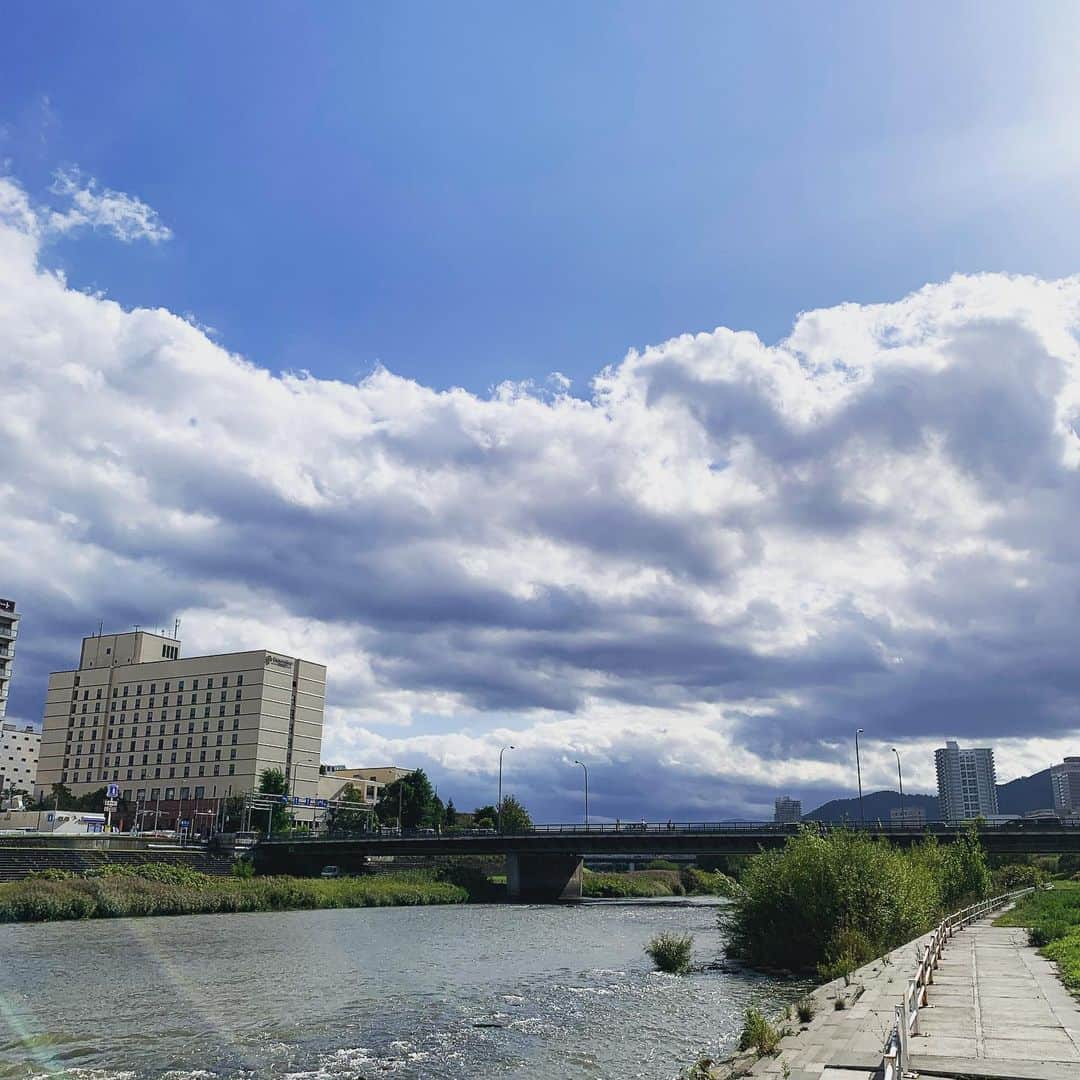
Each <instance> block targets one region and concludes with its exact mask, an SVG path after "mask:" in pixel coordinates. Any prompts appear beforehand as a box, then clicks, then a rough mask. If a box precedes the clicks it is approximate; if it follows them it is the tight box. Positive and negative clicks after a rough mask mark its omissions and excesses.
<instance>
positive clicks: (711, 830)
mask: <svg viewBox="0 0 1080 1080" xmlns="http://www.w3.org/2000/svg"><path fill="white" fill-rule="evenodd" d="M967 828H968V826H966V825H957V824H954V823H949V822H944V821H928V822H926V823H925V824H923V823H919V824H913V823H910V822H882V821H873V822H871V821H868V822H866V823H865V825H864V824H862V823H860V822H843V823H838V822H819V821H803V822H800V823H798V824H796V823H778V822H775V821H600V822H590V823H589V824H588V825H585V824H583V823H582V822H563V823H554V824H543V825H531V826H529V827H528V828H524V829H511V828H504V829H503V830H502V832H501V833H499V832H498V831H497V830H496V829H492V828H449V829H442V830H441V831H436V830H435V829H396V828H382V829H379V828H374V829H370V830H361V831H357V832H349V833H344V832H342V833H334V834H332V835H331V838H332V839H342V840H345V839H358V840H359V839H362V840H378V839H380V838H382V839H392V840H398V839H402V838H404V839H428V840H430V839H432V838H442V839H468V838H470V837H492V836H497V835H501V836H537V835H540V836H543V835H548V836H552V835H561V836H566V835H588V836H594V835H615V834H618V835H647V836H657V835H660V836H663V835H673V834H674V835H683V836H686V835H691V836H700V835H702V834H739V833H744V834H745V833H755V834H759V835H761V834H765V835H780V836H792V835H795V834H796V833H797V832H798V831H799V830H800V829H815V830H818V831H820V832H822V833H827V832H830V831H832V830H835V829H851V830H854V831H857V832H867V833H871V834H873V835H875V836H910V837H913V838H914V837H916V836H938V837H944V836H958V835H960V834H962V833H964V832H965V831H966V830H967ZM1048 829H1053V830H1059V829H1070V830H1071V829H1080V821H1075V820H1073V821H1057V820H1055V821H1054V822H1053V823H1050V822H1046V821H1023V820H1021V819H1017V820H1015V821H1009V822H993V823H991V824H983V825H980V826H979V832H980V833H982V834H987V833H995V832H1002V833H1015V832H1017V831H1021V832H1024V833H1038V832H1040V831H1042V832H1045V831H1047V830H1048ZM326 838H327V834H325V833H316V832H306V831H305V832H297V833H290V834H289V835H288V836H286V837H280V839H281V840H282V841H285V840H287V841H288V842H289V843H300V842H303V841H305V840H324V839H326Z"/></svg>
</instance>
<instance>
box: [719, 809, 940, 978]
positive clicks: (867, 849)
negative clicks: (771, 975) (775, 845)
mask: <svg viewBox="0 0 1080 1080" xmlns="http://www.w3.org/2000/svg"><path fill="white" fill-rule="evenodd" d="M938 861H939V854H938V851H937V849H936V846H934V845H923V846H922V847H920V848H919V849H917V850H916V851H914V852H912V853H910V854H909V853H905V852H902V851H899V850H898V849H896V848H893V847H891V846H889V845H887V844H884V843H877V842H875V841H873V840H871V839H870V838H868V837H866V836H863V835H861V834H857V833H854V832H848V831H846V830H836V831H833V832H830V833H829V834H828V835H827V836H820V835H818V834H815V833H812V832H810V831H809V830H804V831H802V832H800V833H799V834H797V835H796V836H793V837H791V838H790V839H789V840H788V841H787V843H786V844H785V846H784V848H783V849H782V850H779V851H768V852H763V853H762V854H760V855H758V856H757V857H756V858H754V859H752V860H751V861H750V864H749V866H748V867H747V869H746V871H745V873H744V874H743V877H742V880H741V882H740V885H741V888H739V889H738V890H737V891H736V892H735V893H734V895H733V900H734V903H733V904H732V905H731V907H730V909H728V911H727V912H722V913H721V916H720V917H721V920H722V922H723V924H724V925H725V926H726V927H727V928H728V929H729V931H730V939H729V944H728V948H729V951H730V952H732V953H734V954H736V955H738V956H741V957H742V958H744V959H745V960H747V961H748V962H749V963H752V964H756V965H759V966H767V967H783V968H797V969H807V968H814V967H817V966H818V965H820V964H823V963H824V964H826V965H829V964H831V965H840V966H841V967H844V968H846V970H847V971H848V972H850V971H852V970H854V968H855V967H857V966H859V964H860V963H865V962H867V961H868V960H871V959H873V958H874V957H875V956H880V955H881V954H882V953H883V952H885V951H886V950H887V949H889V948H892V947H894V946H895V945H898V944H900V943H902V942H904V941H909V940H911V939H912V938H915V937H918V936H919V934H920V933H922V932H923V931H924V930H926V929H927V927H929V926H930V925H932V923H933V921H934V917H935V915H936V914H937V912H938V908H939V902H940V891H939V888H938V885H937V880H936V875H935V873H934V866H935V864H936V863H937V862H938Z"/></svg>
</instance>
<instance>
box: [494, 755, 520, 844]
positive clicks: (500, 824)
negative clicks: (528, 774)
mask: <svg viewBox="0 0 1080 1080" xmlns="http://www.w3.org/2000/svg"><path fill="white" fill-rule="evenodd" d="M514 749H516V747H514V746H504V747H503V748H502V749H501V750H500V751H499V805H498V807H497V809H496V811H495V815H496V817H497V818H498V825H499V832H500V833H501V832H502V759H503V754H505V753H506V751H507V750H514Z"/></svg>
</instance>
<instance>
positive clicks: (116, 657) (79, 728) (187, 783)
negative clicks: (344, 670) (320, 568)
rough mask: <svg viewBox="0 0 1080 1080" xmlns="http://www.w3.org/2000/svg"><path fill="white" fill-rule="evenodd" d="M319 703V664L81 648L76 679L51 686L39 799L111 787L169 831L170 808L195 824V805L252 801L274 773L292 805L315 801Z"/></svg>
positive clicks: (265, 655)
mask: <svg viewBox="0 0 1080 1080" xmlns="http://www.w3.org/2000/svg"><path fill="white" fill-rule="evenodd" d="M325 697H326V668H325V666H324V665H322V664H314V663H311V662H310V661H308V660H298V659H296V658H294V657H291V656H283V655H282V654H281V653H276V652H270V651H268V650H266V649H258V650H255V651H253V652H238V653H224V654H222V655H219V656H193V657H189V658H186V659H182V658H181V657H180V642H179V641H178V640H176V639H175V638H171V637H166V636H163V635H161V634H150V633H147V632H145V631H135V632H134V633H127V634H104V635H98V636H94V637H88V638H84V639H83V643H82V653H81V655H80V657H79V666H78V668H76V669H75V670H72V671H57V672H54V673H53V674H52V675H50V676H49V689H48V694H47V697H46V701H45V716H44V720H43V723H42V733H41V753H40V758H39V762H38V772H37V783H36V785H35V790H36V793H37V794H38V795H45V796H48V795H49V793H50V792H51V790H52V785H53V784H63V785H64V786H65V787H67V788H69V789H70V790H71V791H72V792H73V793H74V794H76V795H84V794H86V793H88V792H93V791H97V790H99V789H100V788H101V787H102V786H103V785H106V784H112V783H115V784H117V785H118V786H119V787H120V791H121V796H122V798H123V799H124V800H125V801H126V802H127V803H128V804H131V805H135V804H136V803H138V804H140V805H142V806H144V807H145V806H153V807H156V808H158V807H163V808H164V811H165V814H166V820H167V819H168V816H169V812H170V810H172V811H175V810H176V808H175V806H174V805H173V804H177V803H178V804H179V805H180V806H181V807H183V806H184V804H187V806H188V808H189V810H188V813H199V812H200V811H199V810H198V809H197V808H195V807H193V803H195V802H198V801H201V800H206V802H205V803H202V805H203V806H208V805H209V804H210V803H211V802H213V801H215V800H221V799H223V798H226V797H228V796H230V795H239V794H243V793H244V792H248V791H253V790H255V789H256V788H257V786H258V782H259V774H260V773H261V772H262V771H263V770H264V769H268V768H276V769H280V770H281V771H282V772H283V773H284V774H285V777H286V781H287V784H288V790H289V794H290V795H295V796H299V797H301V798H310V799H312V800H314V799H315V798H316V797H317V795H318V787H319V757H320V754H321V751H322V726H323V706H324V701H325ZM188 800H192V801H193V803H188V802H187V801H188ZM202 812H208V811H202ZM175 816H177V817H179V816H181V815H180V812H176V814H175ZM183 816H184V817H187V816H188V814H183ZM300 816H304V815H300ZM159 823H160V820H159Z"/></svg>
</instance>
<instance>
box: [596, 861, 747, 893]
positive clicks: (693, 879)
mask: <svg viewBox="0 0 1080 1080" xmlns="http://www.w3.org/2000/svg"><path fill="white" fill-rule="evenodd" d="M737 889H738V885H737V884H736V882H735V881H734V880H733V879H732V878H729V877H728V876H727V875H726V874H722V873H720V872H719V871H709V870H701V869H699V868H698V867H696V866H691V867H686V868H684V869H681V870H660V869H657V870H629V871H626V872H624V873H594V872H593V871H590V870H586V871H585V873H584V875H583V876H582V879H581V895H582V896H583V897H587V898H589V899H606V900H613V899H619V900H626V899H632V898H641V899H647V898H659V897H664V896H724V897H730V896H733V895H734V893H735V892H736V891H737Z"/></svg>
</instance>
